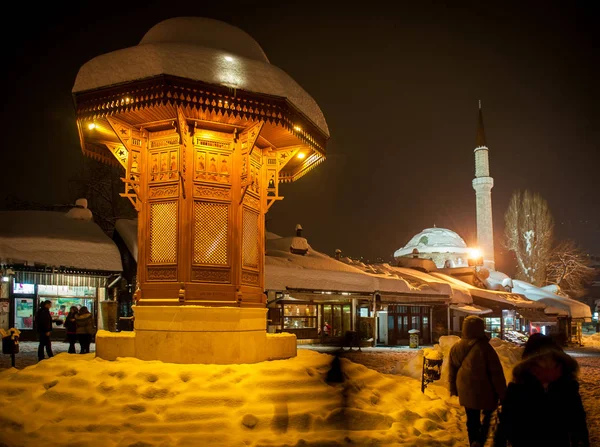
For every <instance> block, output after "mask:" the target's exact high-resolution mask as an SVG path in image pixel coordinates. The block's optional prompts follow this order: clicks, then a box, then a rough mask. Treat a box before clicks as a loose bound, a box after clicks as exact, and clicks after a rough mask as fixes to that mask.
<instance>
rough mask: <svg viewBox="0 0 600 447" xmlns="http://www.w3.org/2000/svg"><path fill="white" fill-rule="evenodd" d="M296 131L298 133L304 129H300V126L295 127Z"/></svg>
mask: <svg viewBox="0 0 600 447" xmlns="http://www.w3.org/2000/svg"><path fill="white" fill-rule="evenodd" d="M294 130H295V131H296V132H300V131H301V130H302V127H300V126H294Z"/></svg>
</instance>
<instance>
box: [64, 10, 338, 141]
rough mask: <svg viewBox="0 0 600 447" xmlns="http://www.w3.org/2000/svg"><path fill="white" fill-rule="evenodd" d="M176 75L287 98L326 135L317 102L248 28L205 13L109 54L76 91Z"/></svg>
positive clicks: (171, 22) (84, 71)
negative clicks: (271, 59) (272, 61)
mask: <svg viewBox="0 0 600 447" xmlns="http://www.w3.org/2000/svg"><path fill="white" fill-rule="evenodd" d="M160 75H171V76H176V77H180V78H185V79H190V80H194V81H202V82H206V83H208V84H213V85H219V86H224V87H228V88H235V89H240V90H244V91H248V92H253V93H260V94H267V95H274V96H278V97H282V98H286V99H287V100H288V101H290V102H291V103H292V104H293V105H294V106H295V107H296V108H298V109H299V110H300V111H301V112H302V113H303V114H304V115H305V116H306V117H307V118H309V119H310V120H311V121H312V122H313V123H314V124H315V125H316V126H317V127H318V128H319V129H320V130H321V131H322V132H323V133H324V134H325V135H326V136H329V128H328V126H327V122H326V121H325V117H324V116H323V113H322V112H321V109H320V108H319V106H318V105H317V103H316V102H315V100H314V99H313V98H312V97H311V96H310V95H309V94H308V93H307V92H306V91H305V90H304V89H303V88H302V87H300V85H298V83H296V82H295V81H294V80H293V79H292V78H291V77H290V76H289V75H288V74H287V73H285V72H284V71H283V70H281V69H279V68H277V67H276V66H274V65H271V64H270V63H269V59H268V58H267V56H266V55H265V53H264V51H263V50H262V48H261V47H260V45H259V44H258V43H257V42H256V41H255V40H254V39H253V38H252V37H251V36H250V35H248V34H247V33H246V32H244V31H242V30H241V29H239V28H237V27H235V26H232V25H229V24H227V23H224V22H221V21H218V20H213V19H208V18H204V17H176V18H172V19H168V20H165V21H163V22H160V23H158V24H157V25H155V26H153V27H152V28H151V29H150V30H149V31H148V32H147V33H146V35H145V36H144V37H143V38H142V40H141V42H140V43H139V44H138V45H136V46H133V47H129V48H125V49H122V50H117V51H113V52H111V53H107V54H103V55H100V56H97V57H95V58H94V59H92V60H90V61H88V62H86V63H85V64H84V65H83V66H82V67H81V68H80V69H79V73H77V78H76V79H75V85H74V86H73V93H75V94H78V93H83V92H88V91H93V90H97V89H101V88H105V87H110V86H115V85H120V84H124V83H128V82H132V81H139V80H143V79H149V78H152V77H156V76H160Z"/></svg>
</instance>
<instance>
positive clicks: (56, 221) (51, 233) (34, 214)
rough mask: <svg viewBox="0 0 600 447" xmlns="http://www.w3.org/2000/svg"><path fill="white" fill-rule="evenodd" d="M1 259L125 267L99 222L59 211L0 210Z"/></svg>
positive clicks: (116, 269) (94, 267)
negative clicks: (77, 217)
mask: <svg viewBox="0 0 600 447" xmlns="http://www.w3.org/2000/svg"><path fill="white" fill-rule="evenodd" d="M0 261H1V262H3V263H7V264H9V263H17V264H20V263H27V264H34V263H36V264H45V265H47V266H52V267H60V266H63V267H73V268H78V269H86V270H104V271H109V272H120V271H121V270H123V267H122V265H121V256H120V254H119V250H118V248H117V246H116V245H115V244H114V242H113V241H112V240H110V238H109V237H108V236H107V235H106V234H104V232H103V231H102V229H101V228H100V227H99V226H98V225H97V224H96V223H94V222H93V221H90V220H85V219H74V218H70V217H68V216H67V214H66V213H61V212H56V211H0Z"/></svg>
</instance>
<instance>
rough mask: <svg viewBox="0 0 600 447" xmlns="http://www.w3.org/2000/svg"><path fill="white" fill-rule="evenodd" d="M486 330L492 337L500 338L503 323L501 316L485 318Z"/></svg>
mask: <svg viewBox="0 0 600 447" xmlns="http://www.w3.org/2000/svg"><path fill="white" fill-rule="evenodd" d="M484 320H485V330H486V332H487V333H488V334H490V337H492V338H499V337H500V335H501V329H502V323H501V320H502V319H501V318H485V319H484Z"/></svg>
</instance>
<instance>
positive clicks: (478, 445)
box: [448, 315, 506, 447]
mask: <svg viewBox="0 0 600 447" xmlns="http://www.w3.org/2000/svg"><path fill="white" fill-rule="evenodd" d="M448 371H449V379H448V380H449V385H450V395H452V396H458V400H459V402H460V404H461V405H462V406H463V407H464V408H465V413H466V414H467V433H468V435H469V445H470V446H471V447H483V445H484V444H485V441H486V439H487V437H488V432H489V429H490V423H491V418H492V414H493V413H494V411H495V410H496V408H497V407H498V402H499V401H500V400H501V399H503V398H504V393H505V391H506V379H505V377H504V372H503V370H502V364H501V363H500V359H499V358H498V354H496V351H495V350H494V348H493V347H492V345H490V343H489V339H488V337H487V335H486V334H485V323H484V321H483V319H481V318H480V317H477V316H473V315H471V316H468V317H467V318H465V320H464V322H463V327H462V338H461V340H460V341H458V342H457V343H455V344H454V345H453V346H452V348H451V349H450V354H449V369H448ZM482 413H483V420H482Z"/></svg>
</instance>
